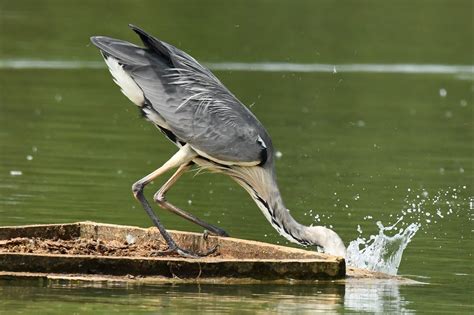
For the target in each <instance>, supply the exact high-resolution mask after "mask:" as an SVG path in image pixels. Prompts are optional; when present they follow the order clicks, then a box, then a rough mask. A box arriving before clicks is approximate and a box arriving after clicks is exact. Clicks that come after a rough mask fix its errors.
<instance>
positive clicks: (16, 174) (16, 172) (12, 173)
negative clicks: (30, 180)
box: [10, 170, 23, 176]
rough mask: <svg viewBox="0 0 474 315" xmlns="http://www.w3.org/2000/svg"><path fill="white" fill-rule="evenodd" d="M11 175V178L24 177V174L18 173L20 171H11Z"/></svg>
mask: <svg viewBox="0 0 474 315" xmlns="http://www.w3.org/2000/svg"><path fill="white" fill-rule="evenodd" d="M10 175H11V176H21V175H23V172H22V171H18V170H11V171H10Z"/></svg>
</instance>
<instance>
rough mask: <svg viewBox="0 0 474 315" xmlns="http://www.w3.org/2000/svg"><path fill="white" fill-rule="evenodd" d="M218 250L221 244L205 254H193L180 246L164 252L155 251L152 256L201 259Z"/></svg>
mask: <svg viewBox="0 0 474 315" xmlns="http://www.w3.org/2000/svg"><path fill="white" fill-rule="evenodd" d="M218 248H219V244H217V245H215V246H214V247H212V248H211V249H209V250H207V251H205V252H192V251H190V250H187V249H183V248H181V247H179V246H178V245H174V246H171V247H169V248H168V249H166V250H163V251H154V252H153V253H152V256H166V255H169V254H172V253H176V254H178V255H179V256H181V257H185V258H201V257H207V256H209V255H212V254H214V253H215V252H216V251H217V249H218Z"/></svg>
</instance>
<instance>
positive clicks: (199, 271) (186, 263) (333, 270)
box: [0, 222, 346, 281]
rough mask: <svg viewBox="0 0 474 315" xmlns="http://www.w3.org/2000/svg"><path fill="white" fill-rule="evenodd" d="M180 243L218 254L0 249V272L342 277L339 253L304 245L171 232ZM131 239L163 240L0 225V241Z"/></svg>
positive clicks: (119, 229) (76, 228)
mask: <svg viewBox="0 0 474 315" xmlns="http://www.w3.org/2000/svg"><path fill="white" fill-rule="evenodd" d="M170 232H171V234H172V236H173V238H174V239H175V241H176V242H177V243H178V245H180V246H182V247H183V248H188V249H191V250H193V251H206V250H207V249H208V248H212V247H213V246H215V245H219V251H218V255H217V256H215V257H204V258H197V259H193V258H182V257H170V256H162V257H110V256H97V255H96V256H91V255H62V254H35V253H11V252H2V251H0V277H14V276H15V275H16V276H18V277H28V276H29V277H34V276H35V275H36V276H37V277H47V278H51V277H53V278H54V277H56V278H57V277H59V278H60V277H63V278H71V277H72V278H87V279H94V278H95V279H97V280H100V279H104V278H105V279H107V278H110V279H112V278H117V279H142V280H143V279H145V278H146V279H148V280H150V281H151V280H153V281H163V280H169V279H174V280H177V279H178V280H179V279H181V280H196V279H199V280H200V281H205V280H206V279H207V280H209V281H224V279H225V280H226V281H232V280H239V279H240V280H245V281H248V280H255V281H293V280H301V281H314V280H320V279H342V278H344V277H345V276H346V266H345V261H344V259H343V258H342V257H334V256H329V255H325V254H321V253H317V252H312V251H306V250H302V249H296V248H290V247H284V246H277V245H272V244H267V243H262V242H255V241H247V240H241V239H236V238H230V237H226V238H223V237H215V236H209V237H207V238H204V237H203V235H202V234H198V233H189V232H180V231H170ZM127 236H128V237H130V236H132V237H133V238H134V242H135V244H137V245H138V246H139V245H140V243H143V242H145V241H149V240H150V238H154V239H156V240H158V241H161V242H162V241H163V240H162V238H161V236H160V234H159V233H158V231H157V229H155V228H149V229H143V228H138V227H132V226H121V225H111V224H101V223H95V222H78V223H72V224H51V225H29V226H16V227H0V241H2V240H3V241H5V240H8V239H13V238H17V237H27V238H35V237H36V238H46V239H72V238H84V239H94V240H99V239H100V240H108V241H111V240H118V241H120V242H126V238H127Z"/></svg>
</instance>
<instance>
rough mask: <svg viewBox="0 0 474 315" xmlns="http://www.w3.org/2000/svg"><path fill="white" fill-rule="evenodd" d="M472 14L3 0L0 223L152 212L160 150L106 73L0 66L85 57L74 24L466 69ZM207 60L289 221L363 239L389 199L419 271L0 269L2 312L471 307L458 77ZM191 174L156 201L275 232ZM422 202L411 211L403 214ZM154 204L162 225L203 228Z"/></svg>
mask: <svg viewBox="0 0 474 315" xmlns="http://www.w3.org/2000/svg"><path fill="white" fill-rule="evenodd" d="M472 10H473V5H472V2H471V1H469V0H465V1H464V0H455V1H440V0H435V1H417V2H414V1H393V2H388V1H386V2H380V1H343V2H336V1H289V0H288V1H266V0H259V1H228V2H224V1H133V2H132V1H59V0H56V1H51V0H48V1H33V0H31V1H9V0H4V1H3V0H2V1H0V66H1V65H2V64H3V65H4V66H3V67H0V225H23V224H34V223H61V222H75V221H81V220H92V221H98V222H105V223H116V224H129V225H137V226H142V227H147V226H150V224H151V223H150V221H149V219H148V217H147V216H146V214H145V212H144V211H143V210H142V209H141V207H140V205H139V204H137V202H136V201H135V200H134V198H133V196H132V194H131V184H132V183H133V182H135V181H136V180H137V179H139V178H141V177H143V176H144V175H145V174H147V173H149V172H151V171H152V170H154V169H156V168H157V167H159V166H160V165H161V164H162V163H163V162H165V161H166V160H167V159H168V158H169V157H170V156H171V155H172V154H173V153H174V152H175V151H176V148H175V147H174V146H173V145H172V144H171V143H169V142H168V141H167V140H166V139H165V138H164V137H163V136H162V135H161V134H160V133H159V132H158V131H157V130H156V128H155V127H153V126H152V125H150V124H149V123H147V122H146V121H145V120H143V119H141V118H140V116H139V114H138V111H137V109H136V108H135V106H134V105H133V104H131V103H130V102H129V101H128V100H127V99H126V98H125V97H124V96H123V95H122V94H121V93H120V92H119V89H118V88H117V87H116V86H115V85H114V84H113V82H112V80H111V78H110V75H109V73H108V71H107V70H106V69H105V68H97V69H92V68H87V67H86V68H83V69H64V68H61V67H60V68H58V69H47V68H44V67H43V68H38V69H32V68H31V67H30V68H28V67H27V68H24V69H13V68H11V67H8V66H5V65H6V64H7V63H6V62H7V61H12V60H17V61H18V60H30V61H31V60H33V61H34V60H36V61H38V60H39V61H44V60H50V61H51V60H59V61H101V59H100V56H99V54H98V52H97V50H96V49H95V48H94V47H92V46H91V44H89V37H90V36H92V35H109V36H113V37H118V38H122V39H126V40H130V41H134V42H136V43H137V42H138V41H137V39H136V38H135V36H134V34H133V32H131V31H130V30H129V29H128V27H127V24H128V23H134V24H137V25H139V26H141V27H143V28H145V29H146V30H148V31H149V32H150V33H153V34H155V35H157V36H159V37H160V38H161V39H163V40H167V41H169V42H170V43H172V44H174V45H176V46H178V47H180V48H181V49H184V50H186V51H187V52H188V53H190V54H192V55H193V56H194V57H196V58H197V59H198V60H200V61H202V62H209V63H211V62H212V63H217V62H289V63H320V64H328V65H336V68H337V65H340V64H413V65H415V66H416V65H420V64H437V65H448V66H449V65H464V66H472V64H473V56H474V51H473V40H472V35H473V22H472V20H473V16H472V12H473V11H472ZM415 68H416V67H415ZM215 73H216V75H217V76H218V77H219V78H220V79H221V80H222V82H223V83H225V84H226V86H228V87H229V89H230V90H231V91H233V92H234V94H235V95H237V96H238V97H239V99H240V100H241V101H242V102H244V103H245V104H247V105H249V106H250V107H251V110H252V111H253V112H254V113H255V114H256V116H257V117H258V118H259V119H260V120H261V121H262V123H263V124H264V125H265V126H266V128H267V130H268V131H269V133H270V135H271V136H272V139H273V143H274V146H275V148H276V150H278V151H280V152H281V157H280V158H278V159H277V160H276V169H277V174H278V179H279V185H280V189H281V191H282V194H283V197H284V199H285V203H286V205H287V207H289V208H290V209H291V210H292V214H293V215H294V216H295V217H296V218H297V219H298V220H300V221H301V222H303V223H305V224H321V223H322V224H325V225H327V226H329V225H331V226H332V227H333V228H334V229H335V230H336V231H337V232H338V233H339V234H340V235H341V237H342V238H343V239H344V241H345V242H346V243H348V242H349V241H351V240H354V239H355V238H356V237H357V236H358V235H359V232H358V231H357V226H358V225H360V227H361V229H362V230H363V233H362V235H363V236H365V237H368V236H369V235H371V234H375V233H377V231H378V229H377V227H376V224H375V223H376V221H381V222H382V223H383V224H384V225H389V224H390V223H395V221H396V218H397V217H400V216H401V215H403V211H405V216H404V219H403V224H409V223H411V222H412V221H413V220H414V219H412V218H414V217H416V219H417V222H420V223H422V227H421V230H420V231H419V232H418V233H417V235H416V236H415V237H414V239H413V241H412V242H411V243H410V244H409V245H408V248H407V250H406V251H405V253H404V256H403V259H402V263H401V266H400V270H399V273H400V274H401V275H406V276H407V277H410V278H412V279H415V280H418V281H423V282H425V283H427V284H425V285H416V286H398V285H396V284H394V283H379V284H370V285H368V284H357V283H352V284H347V285H343V284H318V285H246V286H245V285H239V286H238V285H176V284H175V285H169V284H167V285H154V286H133V285H130V286H123V285H117V286H114V285H105V284H100V283H99V284H74V283H68V282H47V283H43V282H41V283H38V282H36V281H33V282H29V281H2V282H0V313H5V314H10V313H52V314H64V313H67V312H71V313H94V314H96V313H110V312H117V313H139V312H140V313H190V312H193V311H194V312H196V311H197V312H206V313H207V312H209V313H216V314H224V313H235V314H244V313H248V314H253V313H259V314H267V313H312V312H316V311H321V312H326V313H333V312H334V313H345V312H348V313H351V312H354V313H400V312H403V313H417V312H419V313H425V312H426V313H436V312H437V313H440V314H448V313H472V312H474V308H473V302H472V296H473V287H472V283H473V276H472V274H473V273H472V271H473V260H472V253H473V250H472V249H473V243H472V230H473V225H472V221H471V215H472V210H470V208H469V200H470V198H472V196H474V193H473V187H472V184H473V118H474V117H473V109H472V106H473V93H474V82H473V74H472V71H471V72H468V73H451V74H443V73H429V74H428V73H387V72H380V73H367V72H363V71H362V72H352V73H348V72H344V71H336V73H333V72H309V73H301V72H283V71H281V72H263V71H260V72H259V71H250V72H249V71H226V70H222V71H216V72H215ZM19 171H20V172H21V175H17V174H19V173H18V172H19ZM194 175H195V174H194V173H189V174H186V175H185V176H183V178H182V179H180V181H179V182H178V183H177V184H176V185H175V186H174V187H173V189H172V190H171V191H170V193H169V194H168V199H169V200H171V201H173V202H174V203H176V204H177V205H180V206H182V207H183V208H185V209H186V210H189V211H190V212H192V213H194V214H196V215H198V216H200V217H202V218H203V219H205V220H207V221H209V222H211V223H212V224H216V225H218V226H221V227H222V228H224V229H225V230H226V231H227V232H228V233H229V234H231V235H232V236H235V237H239V238H245V239H253V240H260V241H266V242H271V243H275V244H277V243H279V244H286V241H285V239H284V238H282V237H281V236H279V235H278V234H277V233H276V232H275V231H274V230H273V228H272V227H271V226H270V225H269V224H268V222H267V221H266V220H265V218H264V216H263V215H262V214H261V212H260V210H259V209H258V208H257V207H256V205H255V204H254V203H253V201H252V200H251V198H250V197H249V196H248V195H247V194H246V192H245V191H243V190H242V189H241V188H240V187H239V186H237V185H236V184H235V183H234V182H233V181H231V180H230V179H228V178H226V177H224V176H222V175H215V174H202V175H199V176H194ZM164 180H165V178H163V181H164ZM160 184H161V180H159V182H158V181H157V182H155V183H154V184H153V185H151V186H150V187H149V188H147V194H148V196H150V197H151V196H152V194H153V193H154V192H155V191H156V190H157V189H158V188H159V187H160ZM436 195H440V196H441V198H440V202H439V203H438V204H436V203H433V200H432V199H433V198H435V196H436ZM424 201H426V202H425V204H426V205H427V206H426V207H425V208H424V209H423V211H421V213H420V214H417V215H416V216H415V215H412V214H407V213H406V210H407V209H408V208H410V206H409V205H410V204H411V203H416V204H420V203H421V204H423V203H424ZM446 202H448V203H446ZM449 209H451V210H449ZM437 210H439V211H440V214H441V216H439V215H437V214H436V212H437ZM157 211H158V214H159V216H160V218H161V219H162V220H163V222H164V224H165V226H166V227H169V228H173V229H179V230H189V231H196V232H201V231H202V229H200V228H198V227H196V226H194V225H191V224H190V223H188V222H186V221H184V220H182V219H180V218H178V217H176V216H174V215H172V214H169V213H166V212H163V211H161V210H158V208H157ZM426 212H428V213H429V215H427V214H426ZM317 215H319V217H318V216H317ZM315 217H316V218H315ZM318 218H319V220H321V222H318V221H317V220H318ZM428 221H429V222H428Z"/></svg>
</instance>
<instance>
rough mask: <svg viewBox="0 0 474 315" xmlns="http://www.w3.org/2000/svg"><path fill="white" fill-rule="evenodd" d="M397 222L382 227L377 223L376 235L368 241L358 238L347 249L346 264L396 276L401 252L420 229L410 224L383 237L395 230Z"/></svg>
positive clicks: (417, 225) (414, 224)
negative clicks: (387, 232)
mask: <svg viewBox="0 0 474 315" xmlns="http://www.w3.org/2000/svg"><path fill="white" fill-rule="evenodd" d="M402 219H403V217H401V218H400V220H398V221H397V223H395V224H394V225H392V226H389V227H384V226H383V225H382V222H380V221H378V222H377V226H378V227H379V234H378V235H371V236H370V238H369V240H366V239H365V238H360V237H358V238H357V239H356V240H354V241H352V242H350V244H349V246H348V247H347V256H346V259H347V264H348V265H349V266H352V267H357V268H362V269H367V270H371V271H378V272H383V273H387V274H390V275H396V274H397V272H398V267H399V266H400V262H401V260H402V255H403V251H404V250H405V248H406V247H407V245H408V243H410V241H411V239H412V238H413V236H415V234H416V232H417V231H418V229H419V228H420V224H418V223H411V224H410V225H409V226H408V227H407V228H406V229H403V228H400V229H399V232H398V233H397V234H395V235H393V236H389V235H385V232H386V231H392V230H394V229H395V230H396V226H397V224H398V223H399V222H400V221H401V220H402Z"/></svg>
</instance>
